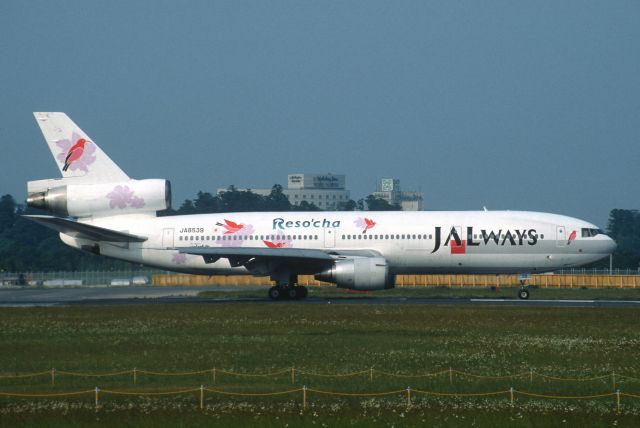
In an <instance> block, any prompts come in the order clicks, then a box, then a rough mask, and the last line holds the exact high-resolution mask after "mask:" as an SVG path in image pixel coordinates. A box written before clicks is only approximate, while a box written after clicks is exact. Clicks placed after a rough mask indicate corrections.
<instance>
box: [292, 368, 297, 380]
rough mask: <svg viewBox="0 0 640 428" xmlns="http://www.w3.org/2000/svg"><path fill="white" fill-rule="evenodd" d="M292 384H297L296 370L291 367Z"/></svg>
mask: <svg viewBox="0 0 640 428" xmlns="http://www.w3.org/2000/svg"><path fill="white" fill-rule="evenodd" d="M291 383H296V369H295V368H293V367H291Z"/></svg>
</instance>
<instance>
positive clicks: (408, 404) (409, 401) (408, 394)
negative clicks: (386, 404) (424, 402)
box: [407, 386, 411, 407]
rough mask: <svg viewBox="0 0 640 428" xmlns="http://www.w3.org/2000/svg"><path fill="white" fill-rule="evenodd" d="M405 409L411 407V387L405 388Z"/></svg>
mask: <svg viewBox="0 0 640 428" xmlns="http://www.w3.org/2000/svg"><path fill="white" fill-rule="evenodd" d="M407 407H411V387H410V386H407Z"/></svg>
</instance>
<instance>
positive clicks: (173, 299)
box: [0, 286, 640, 308]
mask: <svg viewBox="0 0 640 428" xmlns="http://www.w3.org/2000/svg"><path fill="white" fill-rule="evenodd" d="M257 288H264V287H257ZM246 289H247V288H244V287H243V290H246ZM207 290H215V291H217V292H224V291H229V292H231V291H238V288H237V287H219V286H212V287H206V286H205V287H202V286H199V287H185V286H181V287H149V286H146V287H83V288H69V287H65V288H62V287H61V288H26V289H23V288H2V289H0V307H23V306H24V307H28V306H64V305H134V304H185V303H203V304H234V303H262V304H291V305H300V304H323V305H327V304H334V305H345V304H349V305H389V304H395V305H494V306H523V307H531V306H537V307H594V308H595V307H636V308H640V301H637V300H542V299H535V297H532V298H531V299H529V300H519V299H515V298H514V299H467V298H450V299H428V298H406V297H361V296H355V297H351V296H345V297H332V298H328V297H315V296H311V297H309V298H308V299H305V300H301V301H300V300H298V301H277V302H274V301H271V300H269V299H268V298H267V297H266V292H265V297H264V298H235V297H228V298H226V297H216V298H201V297H198V293H200V292H201V291H207Z"/></svg>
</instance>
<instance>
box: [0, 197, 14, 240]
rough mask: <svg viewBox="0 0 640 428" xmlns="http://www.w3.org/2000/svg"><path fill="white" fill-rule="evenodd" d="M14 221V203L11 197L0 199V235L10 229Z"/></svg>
mask: <svg viewBox="0 0 640 428" xmlns="http://www.w3.org/2000/svg"><path fill="white" fill-rule="evenodd" d="M15 221H16V201H15V200H14V199H13V196H11V195H4V196H2V198H0V233H2V232H3V231H4V230H6V229H10V228H11V227H12V226H13V224H14V223H15Z"/></svg>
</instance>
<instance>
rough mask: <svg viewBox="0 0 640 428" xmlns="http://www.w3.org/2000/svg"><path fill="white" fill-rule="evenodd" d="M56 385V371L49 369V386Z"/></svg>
mask: <svg viewBox="0 0 640 428" xmlns="http://www.w3.org/2000/svg"><path fill="white" fill-rule="evenodd" d="M55 384H56V369H51V385H52V386H54V385H55Z"/></svg>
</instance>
